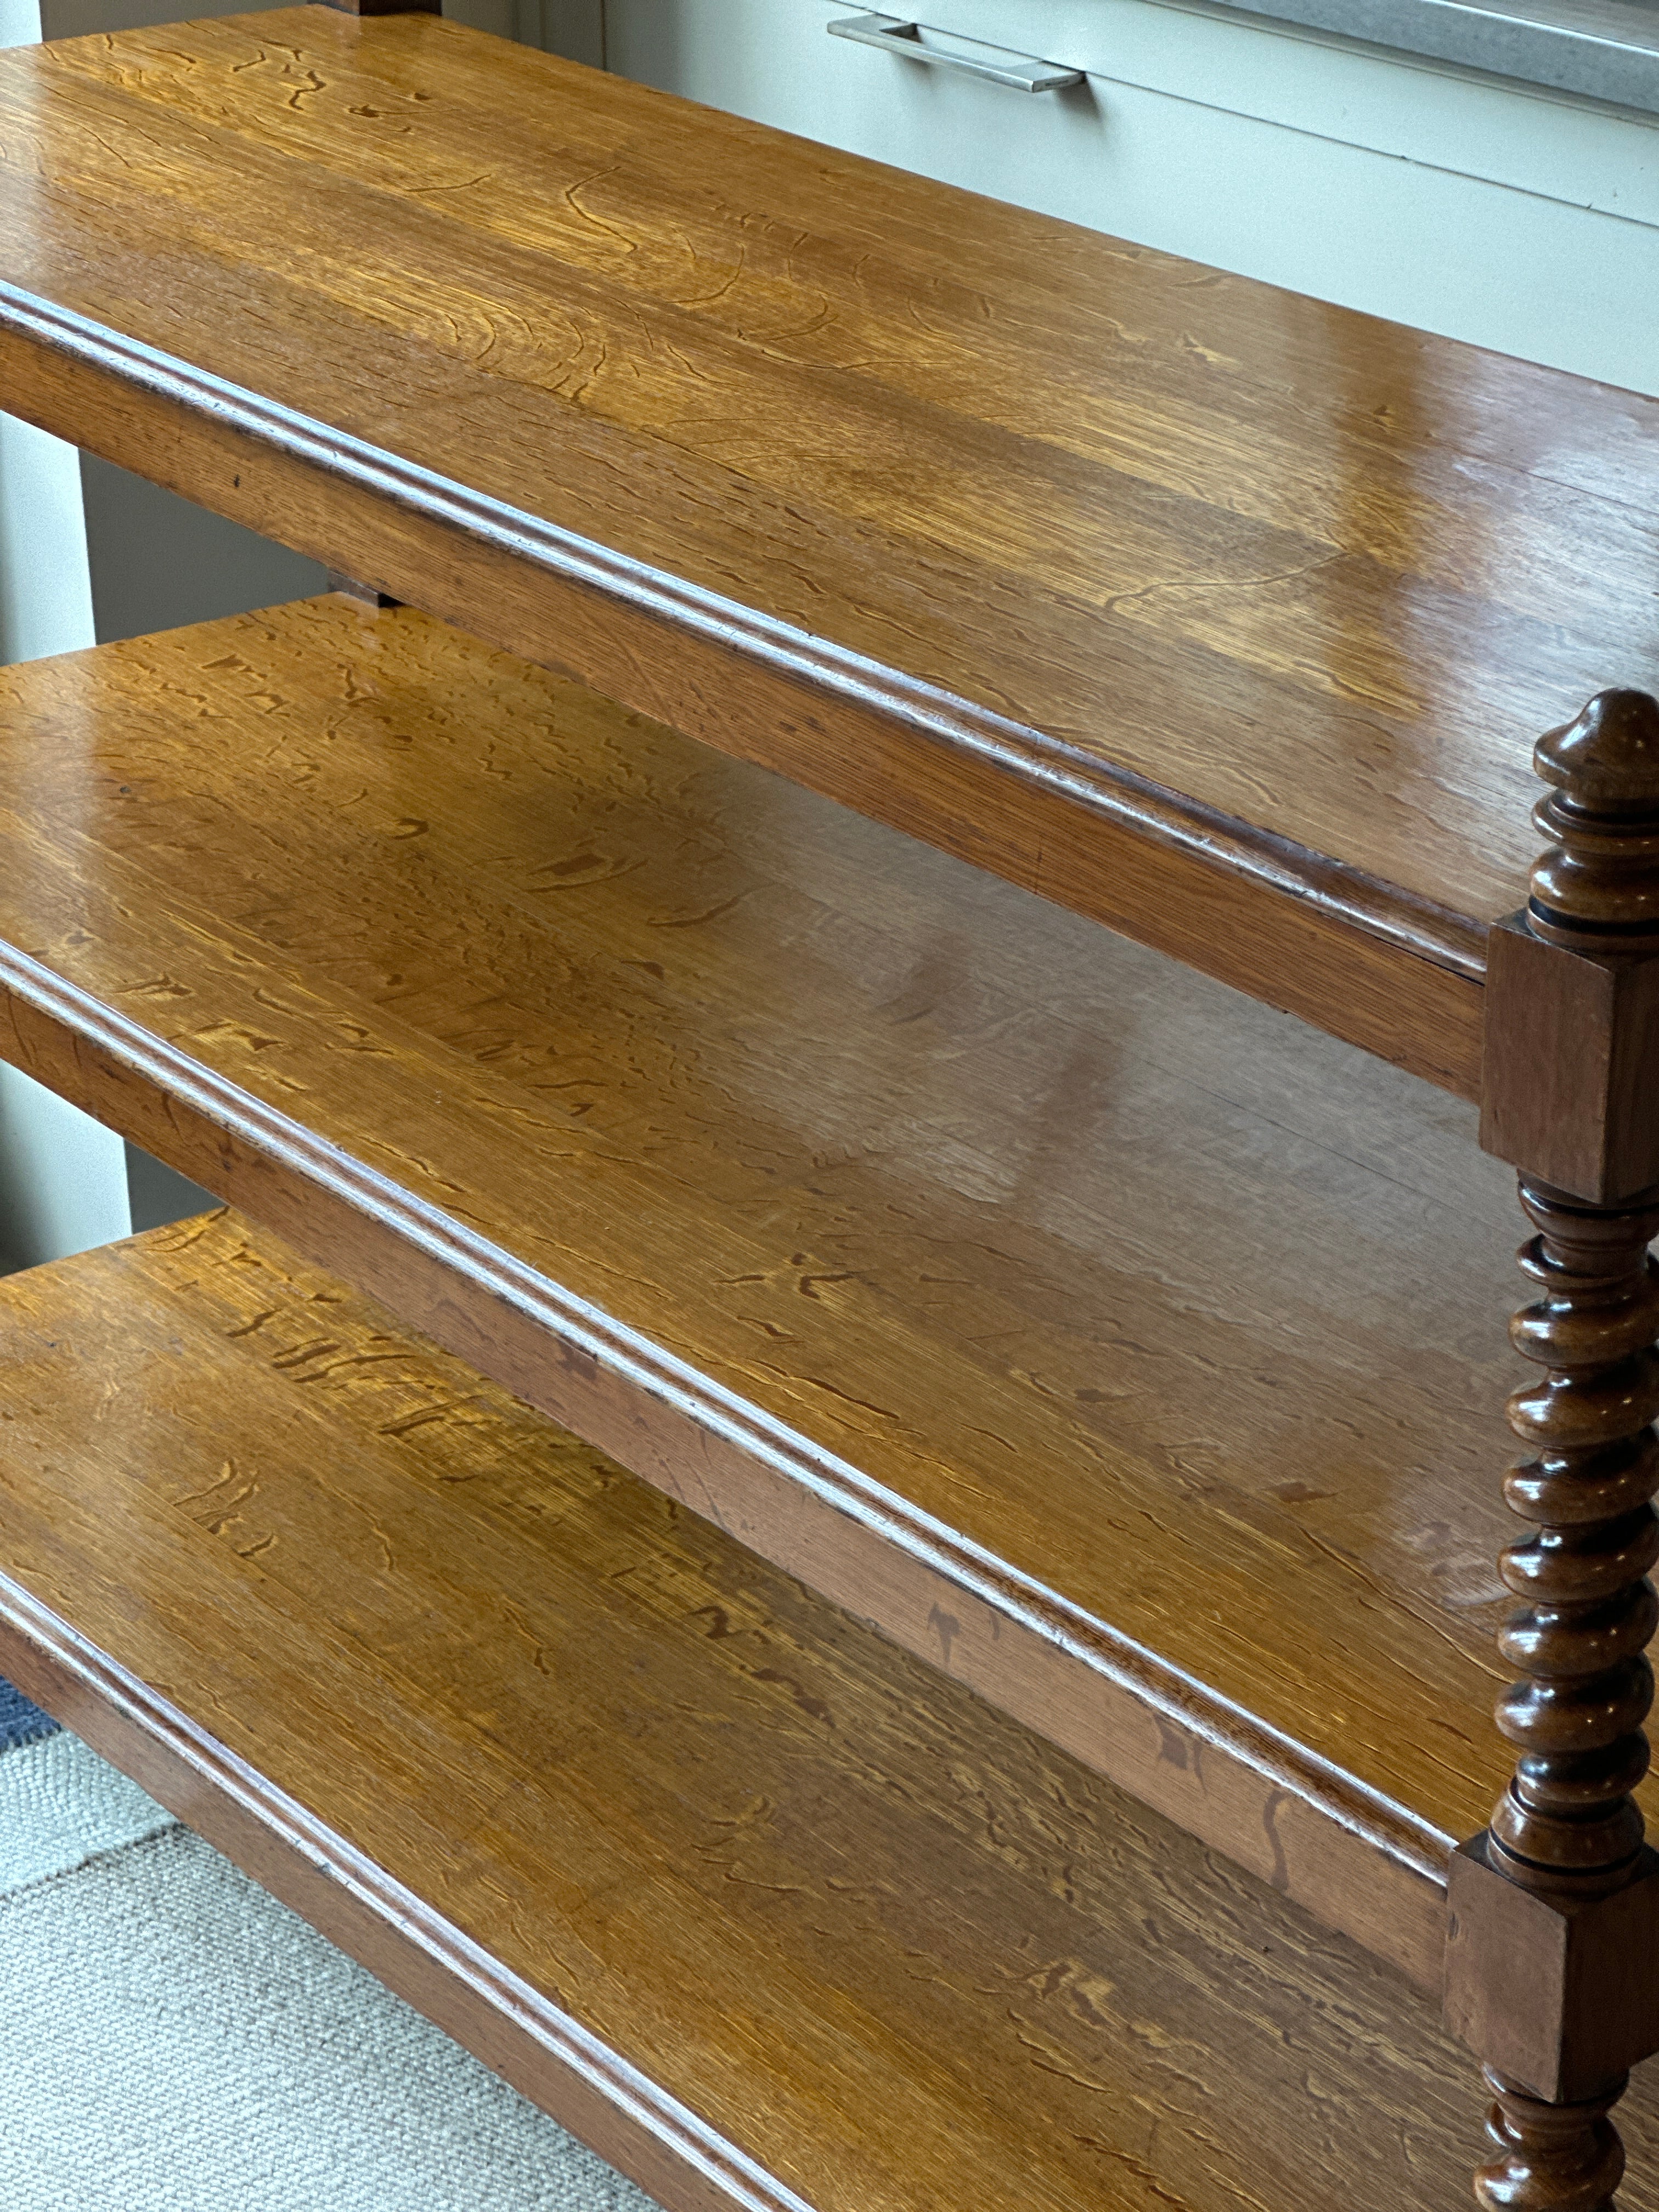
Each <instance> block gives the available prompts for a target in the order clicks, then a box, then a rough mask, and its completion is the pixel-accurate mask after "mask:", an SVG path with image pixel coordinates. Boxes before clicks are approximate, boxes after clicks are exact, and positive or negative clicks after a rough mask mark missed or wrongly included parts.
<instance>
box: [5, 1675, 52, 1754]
mask: <svg viewBox="0 0 1659 2212" xmlns="http://www.w3.org/2000/svg"><path fill="white" fill-rule="evenodd" d="M57 1733H58V1723H57V1722H56V1721H55V1720H53V1718H52V1715H51V1714H50V1713H43V1712H42V1711H41V1710H40V1706H39V1705H31V1704H30V1703H29V1701H28V1699H27V1698H26V1697H25V1696H24V1695H23V1692H21V1690H17V1689H14V1688H13V1687H12V1686H11V1684H10V1683H9V1682H8V1681H7V1680H5V1678H4V1676H3V1675H0V1752H8V1751H21V1749H22V1747H23V1746H24V1745H25V1744H26V1743H39V1742H40V1739H41V1737H42V1736H47V1735H57Z"/></svg>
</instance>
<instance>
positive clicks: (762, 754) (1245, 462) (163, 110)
mask: <svg viewBox="0 0 1659 2212" xmlns="http://www.w3.org/2000/svg"><path fill="white" fill-rule="evenodd" d="M0 234H3V235H4V236H5V237H6V239H7V240H8V255H7V262H6V266H5V269H4V271H3V276H4V280H5V281H4V283H3V284H0V376H3V378H4V382H5V389H6V392H7V404H8V405H9V407H11V408H13V409H14V410H15V411H17V412H20V413H22V414H24V415H27V416H29V417H30V418H31V419H33V421H35V422H40V423H42V424H44V425H45V426H46V428H50V429H53V430H56V431H58V432H59V433H61V434H63V435H67V436H70V437H72V438H74V439H76V441H78V442H79V443H81V444H82V445H84V446H89V447H92V448H94V450H96V451H97V452H99V453H102V454H104V455H106V457H107V458H108V459H112V460H114V461H118V462H120V463H122V464H123V465H125V466H127V467H130V468H133V469H136V470H137V471H139V472H140V473H142V474H144V475H147V476H150V477H155V478H157V479H158V480H159V481H161V482H164V483H167V484H170V485H171V486H173V488H174V489H178V490H180V491H182V492H185V494H187V495H189V496H190V497H191V498H192V499H194V500H197V501H199V502H201V503H202V504H204V505H205V506H208V507H214V508H216V509H217V510H219V511H221V512H222V513H228V514H230V515H233V516H234V517H236V518H237V519H238V520H241V521H243V522H246V523H249V524H252V526H255V527H256V528H258V529H260V530H263V531H264V532H266V533H267V534H268V535H270V536H272V537H276V538H280V539H282V540H283V542H284V543H285V544H290V545H293V546H295V547H296V548H298V549H299V550H302V551H306V552H308V553H311V554H314V555H316V556H319V557H320V558H321V559H323V560H324V561H325V562H326V563H327V565H328V566H330V567H331V568H336V569H338V570H341V571H343V573H345V574H349V575H352V576H356V577H360V578H362V580H365V581H366V582H368V583H371V584H373V585H374V586H378V587H379V588H380V589H382V590H384V591H387V592H391V593H392V594H393V595H395V596H396V597H398V599H404V600H407V601H410V602H411V603H413V604H415V605H420V606H423V607H425V608H427V609H428V610H429V611H432V612H434V613H435V614H438V615H440V616H442V617H446V618H449V619H453V620H455V621H457V622H459V623H461V624H462V625H463V626H464V627H465V628H467V629H470V630H471V631H473V632H475V633H476V634H477V635H480V636H483V637H484V638H487V639H489V641H492V642H494V643H495V644H497V645H501V646H504V647H508V648H510V649H512V650H513V651H515V652H518V653H525V654H527V655H528V656H530V657H531V658H532V659H541V660H544V661H548V662H550V663H552V664H554V665H558V666H560V667H562V668H566V669H568V670H570V671H572V672H574V674H576V675H578V676H579V677H580V678H582V679H583V680H585V681H586V682H588V683H589V684H592V685H593V686H594V687H595V688H596V689H598V690H601V691H603V692H605V694H606V695H607V696H611V697H615V698H617V699H618V700H621V701H622V702H624V703H626V704H628V705H630V706H632V707H635V708H639V709H641V711H644V712H647V713H649V714H653V715H654V716H656V717H657V718H659V719H660V720H665V721H667V722H669V723H671V725H672V726H675V727H677V728H678V729H681V730H683V731H684V732H688V733H689V734H690V735H693V736H696V737H699V738H704V739H707V740H708V741H709V742H711V743H713V744H717V745H720V746H723V747H725V748H726V749H727V750H733V751H736V752H738V753H740V754H742V755H744V756H745V757H750V758H754V759H758V760H761V761H763V762H765V763H768V764H769V765H772V766H775V767H777V768H780V769H783V770H785V771H786V772H787V774H789V775H792V776H793V777H795V778H796V779H797V780H799V781H804V782H805V783H807V784H810V785H811V786H813V787H816V788H817V789H819V790H823V791H826V792H828V793H830V794H831V795H832V796H834V797H836V798H838V799H842V800H844V801H846V802H848V804H851V805H855V806H857V807H858V808H859V809H860V811H865V812H867V813H871V814H873V815H876V816H878V817H882V818H884V819H886V820H888V821H890V822H894V823H897V824H898V825H899V826H900V827H902V828H903V829H907V830H909V831H912V832H914V833H915V834H916V835H918V836H922V837H926V838H929V839H931V840H933V842H938V843H940V844H943V845H945V846H947V847H948V848H951V850H953V851H956V852H958V853H960V854H963V855H964V856H965V857H967V858H969V859H970V860H974V861H975V862H976V863H978V864H980V865H981V866H987V867H989V868H993V869H995V870H997V871H998V872H1000V873H1002V874H1004V875H1006V876H1008V877H1010V878H1012V879H1013V880H1015V881H1017V882H1020V883H1022V884H1028V885H1030V886H1031V887H1033V888H1036V889H1038V890H1042V892H1043V893H1044V894H1045V895H1046V896H1050V897H1053V898H1055V899H1058V900H1060V901H1061V902H1064V903H1066V904H1068V905H1070V906H1073V907H1074V908H1078V909H1079V910H1080V911H1083V912H1085V913H1087V914H1090V915H1094V916H1096V917H1097V919H1100V920H1103V921H1108V922H1109V923H1111V924H1112V925H1113V927H1116V928H1120V929H1122V930H1125V931H1127V933H1130V934H1133V935H1136V936H1139V937H1140V938H1142V939H1145V940H1146V941H1148V942H1150V943H1152V944H1155V945H1159V946H1161V947H1162V948H1163V949H1164V950H1165V951H1170V952H1172V953H1174V954H1175V955H1176V957H1179V958H1181V959H1182V960H1184V961H1186V962H1188V963H1191V964H1194V965H1196V966H1198V967H1200V968H1202V969H1206V971H1207V972H1210V973H1212V974H1216V975H1220V976H1222V978H1223V979H1224V980H1225V981H1229V982H1231V983H1233V984H1236V985H1237V986H1238V987H1241V988H1243V989H1245V990H1247V991H1249V992H1250V993H1251V994H1254V995H1256V996H1259V997H1262V998H1264V999H1267V1000H1270V1001H1271V1002H1273V1003H1274V1004H1276V1005H1279V1006H1287V1007H1290V1008H1291V1009H1292V1010H1293V1011H1295V1012H1297V1013H1299V1014H1301V1015H1303V1016H1304V1017H1305V1018H1308V1019H1310V1020H1311V1021H1315V1022H1317V1023H1320V1024H1322V1025H1324V1026H1326V1027H1327V1028H1330V1029H1333V1030H1335V1031H1336V1032H1337V1033H1339V1034H1340V1035H1342V1036H1346V1037H1349V1038H1351V1039H1352V1040H1353V1041H1355V1042H1358V1043H1360V1044H1362V1045H1363V1046H1364V1047H1365V1048H1367V1049H1369V1050H1371V1051H1374V1052H1376V1053H1379V1054H1383V1056H1384V1057H1386V1058H1389V1059H1391V1060H1397V1061H1399V1062H1401V1064H1403V1065H1406V1066H1410V1067H1412V1068H1413V1069H1415V1070H1416V1071H1418V1072H1419V1073H1423V1074H1425V1075H1427V1076H1428V1077H1429V1078H1431V1079H1432V1080H1433V1081H1435V1082H1437V1083H1439V1084H1441V1085H1444V1086H1446V1087H1448V1088H1449V1089H1451V1090H1453V1091H1457V1092H1460V1093H1461V1094H1462V1095H1463V1096H1465V1097H1474V1096H1476V1095H1477V1093H1478V1089H1479V1083H1480V1020H1481V1014H1480V983H1481V978H1482V974H1483V953H1484V940H1485V933H1486V928H1487V927H1488V925H1489V924H1490V923H1491V922H1492V921H1494V920H1496V919H1497V918H1498V916H1499V915H1502V914H1504V913H1505V912H1507V911H1508V910H1509V909H1510V908H1511V907H1513V906H1514V905H1515V904H1516V892H1517V886H1518V884H1520V881H1521V879H1522V877H1523V875H1524V872H1525V869H1526V866H1527V865H1528V860H1529V859H1530V857H1531V853H1530V848H1529V845H1528V833H1527V829H1526V817H1527V811H1528V805H1529V803H1530V799H1529V793H1528V748H1529V746H1530V744H1531V742H1532V739H1533V738H1534V736H1535V735H1536V733H1537V732H1538V731H1539V730H1541V729H1542V728H1544V727H1546V726H1548V725H1549V724H1550V723H1552V722H1553V721H1559V720H1561V719H1562V718H1563V715H1564V714H1566V713H1570V712H1571V711H1572V709H1573V708H1575V707H1576V706H1577V703H1578V702H1580V701H1581V700H1582V698H1583V696H1585V695H1586V694H1587V692H1588V691H1589V690H1591V689H1593V688H1594V686H1595V684H1597V683H1598V682H1600V681H1601V680H1603V679H1604V671H1606V670H1607V668H1608V667H1610V666H1611V667H1613V668H1615V669H1617V670H1618V671H1620V680H1622V681H1625V682H1628V683H1632V684H1639V683H1642V682H1644V681H1650V680H1652V679H1653V678H1655V676H1656V674H1659V647H1656V642H1655V639H1654V635H1653V631H1652V625H1651V621H1650V595H1649V588H1648V575H1649V567H1650V562H1649V551H1648V546H1647V540H1646V535H1645V532H1646V521H1645V516H1646V514H1647V513H1648V512H1649V511H1650V509H1651V507H1652V505H1653V502H1654V498H1655V494H1656V490H1659V433H1656V414H1655V410H1654V407H1653V405H1652V404H1651V403H1650V402H1648V401H1645V400H1641V399H1638V398H1633V397H1632V396H1631V395H1629V394H1626V393H1620V392H1613V391H1611V390H1607V389H1602V388H1600V387H1596V386H1589V385H1586V384H1584V383H1583V382H1582V381H1580V380H1577V379H1576V378H1572V377H1569V376H1565V375H1562V374H1554V373H1552V372H1548V371H1546V370H1542V369H1540V368H1534V367H1530V366H1528V365H1526V364H1523V363H1520V362H1511V361H1506V360H1502V359H1499V358H1498V357H1496V356H1491V355H1486V354H1482V353H1479V352H1476V351H1474V350H1473V349H1469V348H1467V347H1463V346H1459V345H1456V344H1453V343H1449V342H1446V341H1442V340H1437V339H1434V338H1432V337H1425V336H1424V335H1422V334H1419V333H1416V332H1411V331H1403V330H1400V329H1396V328H1394V327H1392V326H1390V325H1383V324H1381V323H1378V322H1376V321H1375V320H1372V319H1369V318H1366V317H1364V316H1359V315H1356V314H1353V313H1350V312H1348V311H1346V310H1343V309H1340V308H1337V307H1328V306H1325V305H1322V304H1321V303H1319V302H1316V301H1309V300H1305V299H1300V298H1297V297H1295V296H1293V295H1290V294H1287V293H1284V292H1280V291H1277V290H1275V289H1273V288H1271V287H1268V286H1265V285H1261V284H1258V283H1251V282H1249V281H1247V280H1245V279H1242V278H1237V277H1229V276H1223V275H1220V274H1218V272H1216V271H1214V270H1197V269H1194V267H1193V266H1191V265H1190V264H1185V263H1182V262H1178V261H1175V260H1172V259H1170V258H1169V257H1167V256H1164V255H1161V254H1158V253H1154V252H1149V251H1146V250H1144V249H1140V248H1136V247H1132V246H1124V245H1123V244H1121V242H1119V241H1116V240H1111V239H1108V238H1104V237H1101V236H1098V235H1097V234H1093V233H1090V232H1085V231H1083V230H1080V229H1078V228H1073V227H1072V226H1070V225H1067V224H1064V223H1060V222H1054V221H1051V220H1048V219H1046V218H1043V217H1041V216H1034V215H1031V214H1029V213H1026V212H1024V211H1023V210H1018V209H1014V208H1010V207H1006V206H1001V205H999V204H994V203H991V202H987V201H983V200H977V199H975V198H974V197H972V196H970V195H968V194H965V193H963V192H960V191H953V190H951V189H949V188H947V187H945V186H942V185H935V184H933V183H930V182H928V181H927V180H926V179H919V178H915V177H911V176H907V175H904V174H902V173H899V172H897V171H895V170H890V169H885V168H882V167H879V166H878V165H876V164H874V163H871V162H867V161H857V160H854V159H851V158H849V157H846V156H842V155H836V154H835V153H833V152H831V151H829V149H825V148H823V147H818V146H808V145H806V144H805V143H802V142H799V141H794V140H791V139H788V138H787V137H783V136H782V135H781V134H780V133H778V132H775V131H766V130H763V129H759V128H757V127H756V126H754V125H748V124H745V123H744V122H742V121H740V120H738V119H737V118H732V117H729V116H726V115H721V114H717V113H714V112H710V111H708V110H703V109H699V108H695V107H692V106H689V105H687V104H686V103H684V102H681V101H677V100H669V99H666V98H665V97H664V96H662V95H660V94H654V93H652V92H650V91H647V90H645V89H643V88H640V87H637V86H633V85H629V84H627V83H624V82H619V81H617V80H616V79H613V78H610V77H607V76H603V75H601V74H599V73H597V72H594V71H592V70H582V69H579V68H577V67H575V66H574V65H573V64H564V63H561V62H559V61H556V60H555V59H553V58H550V57H549V56H546V55H543V54H539V53H534V52H529V51H527V50H526V49H525V48H523V47H520V46H513V45H510V44H509V43H507V42H506V41H504V40H496V39H491V38H489V37H486V36H484V35H483V34H482V33H474V32H471V31H467V30H465V29H463V28H461V27H459V26H456V25H453V24H449V23H445V22H443V21H441V20H440V19H439V18H437V17H436V16H432V15H391V16H381V17H376V18H374V19H372V20H370V19H363V20H359V19H357V18H356V17H351V16H345V15H341V14H339V13H337V12H335V11H333V10H331V9H325V8H319V7H312V8H305V9H284V10H278V11H276V12H273V13H270V14H261V15H256V16H250V17H246V18H241V19H234V18H233V19H227V20H222V21H209V22H204V23H197V24H193V25H187V26H169V27H166V28H163V29H159V30H151V31H135V32H124V33H120V34H118V35H117V36H114V37H110V38H98V39H86V40H69V41H65V42H62V43H58V44H54V45H50V46H43V47H38V48H33V49H17V50H15V51H13V52H7V53H5V54H0ZM136 269H141V270H143V281H142V282H136V281H135V277H134V271H135V270H136Z"/></svg>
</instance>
